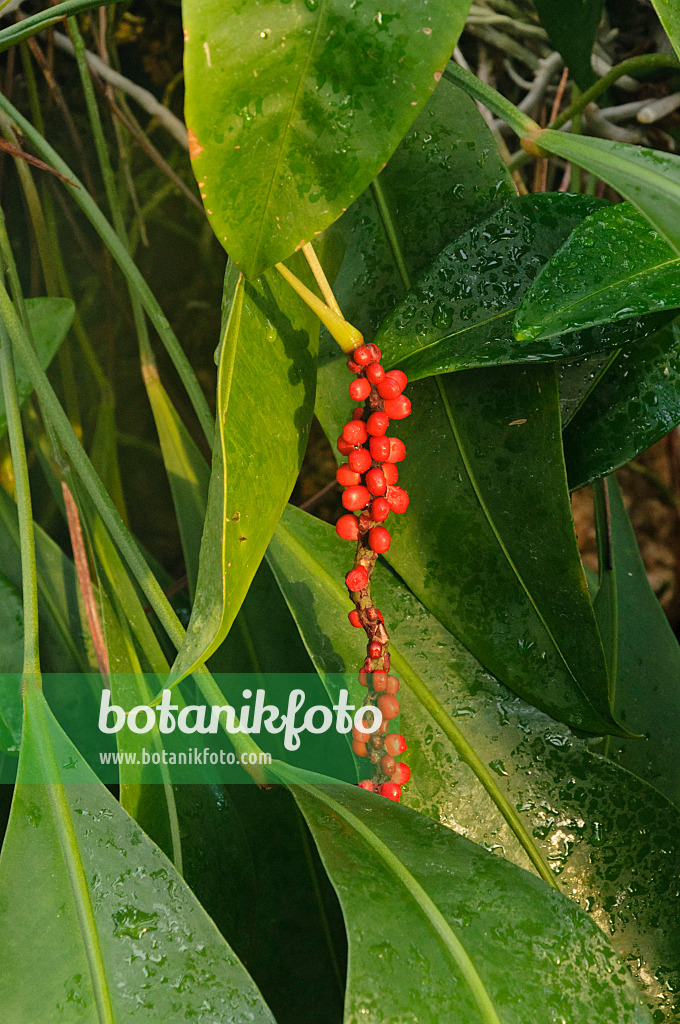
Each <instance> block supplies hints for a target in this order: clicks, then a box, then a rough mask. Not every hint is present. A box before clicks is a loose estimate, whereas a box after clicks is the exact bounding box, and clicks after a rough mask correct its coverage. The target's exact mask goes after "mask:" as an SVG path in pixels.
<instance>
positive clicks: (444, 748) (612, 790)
mask: <svg viewBox="0 0 680 1024" xmlns="http://www.w3.org/2000/svg"><path fill="white" fill-rule="evenodd" d="M349 548H350V545H348V544H347V543H346V542H343V541H340V540H339V539H338V538H337V537H336V535H335V531H334V530H333V529H332V528H330V527H328V526H326V525H325V524H323V523H321V522H319V521H318V520H315V519H313V518H312V517H311V516H308V515H305V514H303V513H302V512H299V511H293V510H288V511H287V512H286V514H285V515H284V517H283V519H282V520H281V523H280V524H279V526H278V527H277V530H276V533H275V534H274V537H273V539H272V543H271V545H270V548H269V551H268V557H269V558H270V560H272V559H273V561H274V564H275V568H276V569H277V577H278V579H279V582H280V585H281V587H282V589H283V592H284V594H285V596H286V599H287V600H288V602H289V604H290V606H291V609H292V611H293V613H294V615H295V619H296V622H297V625H298V628H299V629H300V631H301V633H302V636H303V638H304V639H305V642H306V643H307V646H308V648H309V650H310V652H312V654H313V657H314V660H315V664H316V667H317V669H318V671H319V672H321V673H339V672H342V671H347V672H350V671H351V669H352V667H353V666H356V665H360V664H361V663H362V661H363V656H364V650H365V642H364V640H363V638H362V634H361V633H360V631H359V630H356V629H352V628H351V627H350V626H349V624H348V622H347V618H346V612H347V608H348V606H349V602H348V599H347V596H346V593H345V591H344V587H343V586H342V579H343V575H344V572H345V571H346V569H347V564H348V558H349V557H350V550H349ZM373 593H374V597H375V599H376V602H377V604H378V607H380V609H381V611H382V612H383V614H384V616H385V621H386V624H387V627H388V631H389V634H390V638H391V644H390V648H391V651H392V658H393V662H392V664H393V667H394V670H395V671H396V672H397V673H398V675H399V676H400V678H401V680H402V686H401V690H400V701H401V717H400V731H401V732H403V733H404V735H405V736H406V738H407V741H408V751H407V753H406V755H405V758H404V759H405V760H406V761H407V762H408V763H409V764H410V766H411V768H412V771H413V775H412V777H411V780H410V782H409V783H408V785H407V786H405V787H404V791H403V795H402V801H403V802H406V803H407V804H408V805H409V806H410V807H413V808H415V809H416V810H420V811H422V812H424V813H426V814H428V815H430V817H432V818H434V819H435V820H436V821H441V822H443V823H444V824H446V825H448V826H449V827H451V828H454V829H455V830H456V831H458V832H461V833H462V834H463V835H465V836H467V837H468V838H470V839H472V840H474V841H475V842H477V843H479V844H481V845H482V846H484V847H485V848H486V849H488V850H490V851H492V852H494V853H496V854H500V855H502V856H505V857H507V858H508V859H510V860H512V861H513V862H514V863H516V864H518V865H520V866H521V867H525V868H529V867H531V866H532V865H533V867H534V869H535V870H540V871H541V874H542V875H543V877H546V865H549V867H548V869H547V877H550V875H552V876H553V880H554V883H555V884H557V885H558V886H559V887H560V888H562V890H563V891H564V892H565V893H566V894H567V895H569V896H570V897H572V898H573V899H575V900H576V901H577V902H578V903H579V905H580V906H581V907H582V909H587V910H589V911H590V913H591V914H592V915H593V917H594V918H595V920H596V921H597V923H598V924H599V925H600V927H601V928H602V929H603V930H604V932H605V934H607V935H609V936H610V937H611V942H612V943H613V945H614V946H615V948H616V949H617V950H618V952H619V954H620V955H621V956H622V957H623V959H624V960H626V962H628V963H630V965H631V968H632V969H633V971H634V972H635V974H636V976H637V977H638V979H639V981H640V983H641V985H642V987H643V989H644V991H645V993H646V997H647V1000H648V1002H649V1003H650V1005H651V1006H652V1007H653V1008H655V1009H656V1011H657V1017H656V1018H655V1019H656V1020H658V1021H668V1024H671V1022H673V1024H675V1020H676V1016H675V1015H674V1014H675V1013H677V1012H680V1004H679V1003H678V1002H677V993H678V992H679V991H680V970H679V969H677V968H676V966H675V965H676V964H677V949H678V948H679V946H680V905H679V900H678V896H677V863H678V860H679V859H680V821H679V819H678V814H677V811H676V810H675V808H673V807H672V806H671V805H670V804H669V803H668V801H667V800H666V799H665V798H664V797H662V796H661V795H660V793H659V792H658V791H657V790H655V789H653V788H652V787H650V786H648V785H646V784H645V783H644V782H642V781H641V780H640V779H639V778H636V777H635V776H633V775H631V774H630V773H629V772H628V771H625V770H624V769H623V768H621V767H619V766H618V765H615V764H613V763H612V762H611V761H608V760H607V759H605V758H603V757H600V756H598V755H596V754H594V753H592V752H591V749H590V742H589V741H584V740H583V739H582V738H577V737H576V736H575V735H574V734H573V733H571V732H570V731H569V729H567V728H566V727H565V726H561V725H558V724H557V723H556V722H555V721H554V720H553V719H551V718H548V716H547V715H544V714H542V713H541V712H540V711H537V710H536V709H535V708H532V707H531V706H529V705H528V704H525V703H524V702H523V701H521V700H520V699H519V698H518V697H515V696H514V695H513V694H512V693H510V692H509V691H508V690H507V689H506V688H505V687H504V686H502V685H501V684H500V683H498V682H497V681H496V680H495V679H494V678H493V677H492V676H490V675H489V674H488V673H487V672H486V671H485V670H484V669H483V668H482V666H481V665H480V664H479V662H477V661H476V660H475V659H474V658H473V657H472V655H471V654H470V653H469V652H468V651H466V650H465V648H464V647H463V646H462V645H461V644H460V643H459V642H458V641H457V640H456V639H455V638H454V637H453V636H452V635H451V633H449V632H448V631H447V630H446V629H445V628H444V627H443V626H442V625H441V623H440V622H438V621H437V619H436V618H435V617H434V616H433V615H431V614H429V613H428V612H427V611H426V610H425V608H424V607H423V606H422V604H420V602H419V601H418V600H417V599H416V597H415V596H414V595H413V594H412V593H411V592H410V591H409V590H408V588H407V587H406V586H405V584H404V583H403V582H402V581H401V580H400V579H399V578H398V577H397V576H396V575H394V574H393V573H392V572H390V571H389V569H387V568H386V567H385V566H384V565H382V564H380V562H379V563H378V565H377V566H376V569H375V575H374V582H373ZM331 682H332V677H331V679H330V680H328V681H327V685H330V684H331ZM350 692H351V694H352V696H353V698H354V699H355V700H356V699H359V700H361V699H363V695H364V694H365V692H366V691H365V690H362V689H361V687H360V686H359V685H358V683H357V681H356V677H355V678H354V681H352V680H351V677H350ZM671 965H672V966H671ZM666 1011H667V1013H668V1016H666Z"/></svg>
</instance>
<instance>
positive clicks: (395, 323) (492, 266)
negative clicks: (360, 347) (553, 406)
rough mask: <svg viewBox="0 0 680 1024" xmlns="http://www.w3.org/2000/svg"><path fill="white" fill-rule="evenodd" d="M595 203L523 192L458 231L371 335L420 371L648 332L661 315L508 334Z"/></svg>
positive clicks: (531, 357) (537, 357) (391, 359)
mask: <svg viewBox="0 0 680 1024" xmlns="http://www.w3.org/2000/svg"><path fill="white" fill-rule="evenodd" d="M600 205H601V204H600V202H599V201H598V200H593V199H590V198H589V197H587V196H571V195H563V194H553V195H532V196H523V197H521V198H520V199H515V200H514V201H513V202H511V203H508V204H507V205H506V206H504V207H503V208H502V209H500V210H498V211H497V212H495V213H493V214H492V215H491V216H490V217H489V218H488V219H486V220H484V221H483V222H482V223H480V224H477V225H475V226H474V227H473V228H471V229H470V230H469V231H468V232H466V233H465V234H463V235H461V236H460V237H458V238H456V240H455V241H454V242H451V243H450V244H449V245H447V246H446V248H444V249H443V250H442V251H441V252H440V253H439V254H438V255H437V257H436V259H435V260H434V261H433V262H432V264H431V265H430V266H429V267H428V269H427V270H426V272H425V273H424V274H423V275H422V276H421V277H420V278H419V279H418V281H417V282H416V283H415V284H414V285H413V287H412V288H411V290H410V291H409V293H408V295H407V296H406V297H405V298H404V299H403V301H402V302H400V303H399V305H398V306H397V308H396V309H395V310H394V312H393V313H391V314H390V315H389V316H388V317H387V319H386V320H385V321H384V322H383V324H382V325H381V327H380V330H379V331H378V334H377V336H376V339H375V340H376V343H377V344H378V345H379V346H380V348H381V350H382V352H383V354H384V358H385V363H386V364H389V365H390V366H398V367H399V368H400V369H401V370H403V371H404V372H405V373H406V374H407V375H408V377H409V379H411V380H416V379H418V378H421V377H429V376H432V375H433V374H436V373H444V372H446V371H448V370H465V369H471V368H473V367H481V366H495V365H502V364H505V363H525V362H541V361H549V360H564V359H573V358H577V357H579V356H584V355H590V354H591V353H593V352H600V351H602V350H603V349H612V348H614V349H616V348H620V347H621V345H623V344H625V343H627V342H630V341H633V340H635V339H636V338H638V337H641V336H644V335H645V334H646V333H650V332H651V331H652V330H654V329H655V325H656V323H657V318H652V319H650V320H649V322H640V321H639V320H628V321H626V323H623V324H615V325H609V326H604V327H596V328H594V329H592V330H579V331H577V332H576V333H570V334H568V335H564V334H563V335H562V337H560V338H559V339H556V338H553V337H552V336H551V337H550V338H549V339H547V340H546V338H545V334H544V333H542V334H541V335H540V339H541V340H534V339H533V336H532V337H531V338H528V337H527V336H526V335H522V339H521V340H520V341H518V340H517V339H516V338H515V336H514V334H513V318H514V316H515V314H516V312H517V309H518V307H519V304H520V302H521V301H522V297H523V296H524V294H525V292H526V290H527V289H528V288H530V286H531V284H532V282H533V281H534V279H535V278H536V275H537V274H539V272H540V271H541V268H542V267H543V265H544V264H545V263H546V261H547V260H549V259H550V257H551V256H552V255H553V254H554V253H555V252H556V251H557V250H559V249H560V246H562V245H563V243H564V242H566V241H567V239H568V238H569V236H570V234H571V232H572V231H573V230H574V229H575V228H578V225H579V224H581V222H582V221H583V218H584V217H587V216H588V215H589V214H592V213H593V211H594V210H597V209H598V208H599V207H600ZM651 308H655V307H653V306H652V307H651ZM645 311H646V310H645ZM633 312H635V311H633ZM631 315H632V314H631ZM607 319H610V318H607ZM575 326H577V327H579V326H581V325H580V324H576V325H575ZM586 326H587V325H586ZM552 333H553V334H554V333H557V332H552Z"/></svg>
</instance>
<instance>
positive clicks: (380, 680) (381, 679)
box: [371, 670, 387, 693]
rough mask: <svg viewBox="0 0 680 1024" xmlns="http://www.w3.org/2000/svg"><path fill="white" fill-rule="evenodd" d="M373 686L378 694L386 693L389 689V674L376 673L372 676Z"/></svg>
mask: <svg viewBox="0 0 680 1024" xmlns="http://www.w3.org/2000/svg"><path fill="white" fill-rule="evenodd" d="M371 685H372V686H373V689H374V690H375V692H376V693H384V692H385V690H386V689H387V672H381V671H380V670H379V671H377V672H374V673H373V675H372V676H371Z"/></svg>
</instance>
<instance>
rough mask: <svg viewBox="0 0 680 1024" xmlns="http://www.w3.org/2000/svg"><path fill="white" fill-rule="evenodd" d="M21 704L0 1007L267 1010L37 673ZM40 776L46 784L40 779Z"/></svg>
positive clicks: (2, 876)
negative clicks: (86, 755) (100, 777)
mask: <svg viewBox="0 0 680 1024" xmlns="http://www.w3.org/2000/svg"><path fill="white" fill-rule="evenodd" d="M25 704H26V718H25V723H24V735H23V741H22V751H21V757H20V761H19V776H18V783H17V788H16V791H15V796H14V803H13V807H12V813H11V817H10V822H9V826H8V830H7V835H6V837H5V843H4V846H3V850H2V857H1V858H0V882H1V883H2V892H3V903H2V914H1V917H0V941H1V942H2V949H3V959H4V965H5V966H4V970H3V972H2V979H0V998H1V999H2V1005H3V1012H4V1013H5V1015H6V1017H7V1019H8V1020H12V1021H37V1020H40V1021H41V1022H44V1024H52V1022H53V1021H54V1022H56V1021H63V1020H64V1015H65V1014H66V1015H70V1016H72V1015H73V1014H74V1013H75V1014H76V1015H77V1019H78V1020H79V1021H83V1022H84V1024H90V1022H92V1024H102V1022H107V1024H116V1022H118V1021H124V1020H129V1019H130V1018H131V1016H134V1017H135V1020H140V1021H143V1020H148V1021H152V1020H153V1021H157V1020H159V1019H161V1020H173V1019H176V1018H177V1017H178V1016H184V1017H187V1016H189V1015H190V1014H194V1015H195V1014H196V1012H197V1008H198V1007H204V1008H205V1013H206V1014H207V1015H208V1016H209V1018H210V1020H211V1021H215V1022H218V1021H219V1022H224V1024H227V1022H232V1021H233V1020H234V1019H235V1018H239V1019H249V1020H252V1021H258V1022H271V1021H272V1020H273V1018H272V1017H271V1014H270V1013H269V1011H268V1009H267V1007H266V1006H265V1004H264V1003H263V1001H262V998H261V996H260V994H259V992H258V991H257V989H256V987H255V985H254V983H253V982H252V980H251V979H250V977H249V976H248V974H247V972H246V971H245V969H244V968H243V966H242V965H241V963H240V962H239V961H238V960H237V958H236V957H235V956H234V954H233V953H232V951H231V949H230V948H229V947H228V946H227V944H226V942H225V941H224V939H223V938H222V937H221V936H220V934H219V933H218V931H217V929H216V928H215V926H214V924H213V923H212V921H211V920H210V918H209V917H208V916H207V914H206V913H205V911H204V910H203V909H202V907H201V906H200V904H199V903H198V902H197V901H196V899H195V897H194V896H193V894H192V893H191V891H190V890H189V889H188V888H187V887H186V885H185V883H184V882H183V880H182V878H181V877H180V876H179V875H178V874H177V872H176V871H175V869H174V868H173V867H172V865H171V864H170V862H169V861H168V860H167V859H166V857H165V856H164V855H163V854H162V853H161V852H160V850H159V849H158V848H157V847H156V846H154V845H153V843H151V842H150V841H149V840H148V839H147V837H146V836H145V835H144V833H143V832H142V831H141V829H139V827H138V826H137V825H136V824H135V823H134V822H133V821H132V819H131V818H130V817H128V815H127V814H126V813H125V812H124V811H123V810H122V808H121V807H120V805H119V804H118V803H117V802H116V800H115V799H114V798H113V797H112V796H111V794H110V793H109V792H108V790H107V789H106V788H105V787H104V786H102V785H101V784H99V783H98V781H97V779H96V776H95V775H94V774H93V773H92V772H91V770H90V769H89V768H88V767H87V765H86V764H85V763H84V761H83V759H82V758H81V756H80V754H79V753H78V751H77V750H76V748H75V747H74V746H73V745H72V744H71V742H70V741H69V740H68V738H67V737H66V735H65V733H64V732H63V731H62V730H61V729H60V728H59V726H58V724H57V722H56V721H55V719H54V718H53V716H52V714H51V712H50V710H49V708H48V706H47V704H46V702H45V700H44V697H43V696H42V694H41V692H40V691H39V690H38V689H37V687H35V686H34V685H32V686H29V688H28V691H27V694H26V700H25ZM64 775H66V777H67V778H68V779H69V782H68V784H65V783H64ZM40 778H42V779H43V781H44V782H45V783H46V782H49V783H50V785H44V784H43V785H35V782H36V781H37V780H38V779H40ZM36 878H41V879H43V884H42V885H41V889H40V899H35V893H34V886H35V880H36ZM160 965H162V970H161V969H160ZM36 979H39V983H36Z"/></svg>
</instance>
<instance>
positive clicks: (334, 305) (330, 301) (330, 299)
mask: <svg viewBox="0 0 680 1024" xmlns="http://www.w3.org/2000/svg"><path fill="white" fill-rule="evenodd" d="M302 252H303V254H304V257H305V259H306V260H307V263H308V264H309V269H310V270H311V272H312V273H313V274H314V279H315V281H316V283H317V284H318V286H319V288H320V290H321V294H322V295H323V297H324V299H325V300H326V305H327V306H330V308H331V309H332V310H333V312H334V313H337V314H338V316H342V310H341V309H340V306H339V305H338V300H337V299H336V297H335V295H334V294H333V289H332V288H331V286H330V284H329V283H328V278H327V277H326V275H325V274H324V271H323V267H322V266H321V264H320V263H319V257H318V256H317V255H316V253H315V252H314V246H313V245H312V243H311V242H306V243H305V244H304V245H303V246H302ZM344 319H345V318H344V317H343V320H344Z"/></svg>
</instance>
